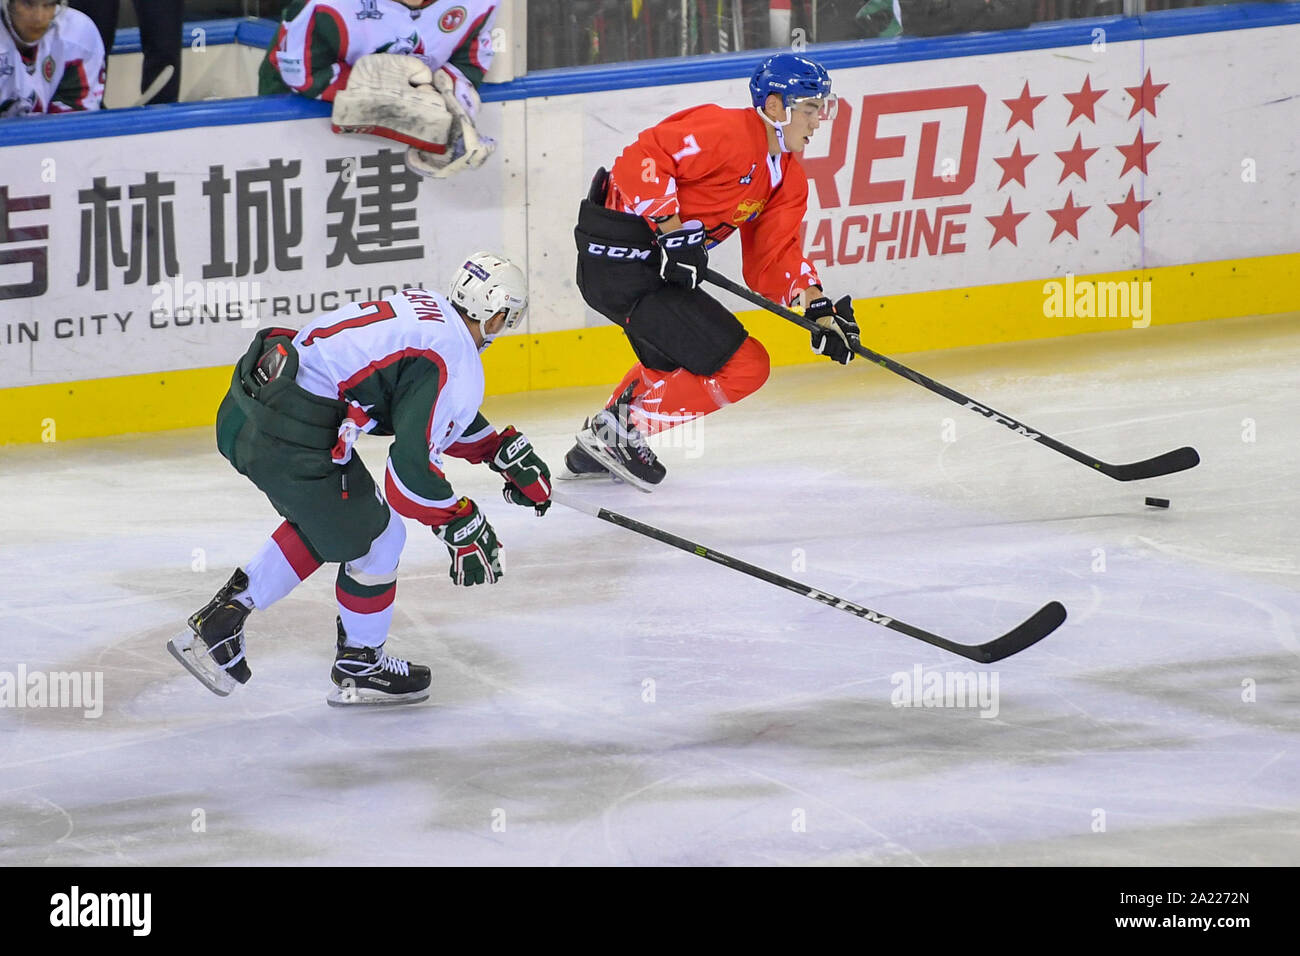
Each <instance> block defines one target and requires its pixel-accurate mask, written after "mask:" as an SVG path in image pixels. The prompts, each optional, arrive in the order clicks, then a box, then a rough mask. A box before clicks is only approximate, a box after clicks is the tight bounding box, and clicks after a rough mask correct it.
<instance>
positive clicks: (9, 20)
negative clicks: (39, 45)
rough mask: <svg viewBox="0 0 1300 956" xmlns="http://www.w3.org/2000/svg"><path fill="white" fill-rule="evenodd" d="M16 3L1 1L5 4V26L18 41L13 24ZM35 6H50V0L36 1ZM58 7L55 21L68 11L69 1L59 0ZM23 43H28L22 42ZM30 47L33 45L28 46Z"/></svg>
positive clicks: (55, 12)
mask: <svg viewBox="0 0 1300 956" xmlns="http://www.w3.org/2000/svg"><path fill="white" fill-rule="evenodd" d="M14 3H15V0H0V4H3V9H4V19H5V24H6V25H7V26H8V27H9V31H10V33H15V39H17V36H16V29H15V27H14V25H13V23H14V16H13V6H14ZM35 5H36V6H48V5H49V0H36V4H35ZM56 6H57V7H58V9H57V10H55V11H54V19H55V20H57V19H58V17H59V14H60V13H62V12H63V11H64V10H66V9H67V7H68V0H57V3H56ZM52 23H53V21H51V24H52ZM22 42H26V41H22ZM28 45H29V46H30V45H31V44H28Z"/></svg>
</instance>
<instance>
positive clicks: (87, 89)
mask: <svg viewBox="0 0 1300 956" xmlns="http://www.w3.org/2000/svg"><path fill="white" fill-rule="evenodd" d="M103 99H104V41H103V40H101V39H100V38H99V31H98V30H96V29H95V24H94V23H92V22H91V19H90V17H88V16H86V15H85V14H84V13H81V12H80V11H78V10H72V9H65V10H60V11H59V13H58V14H57V15H56V16H55V18H54V20H53V21H52V22H51V23H50V28H49V29H48V30H46V31H45V35H44V36H42V37H41V39H40V40H39V41H38V42H37V43H36V45H35V46H34V47H30V46H27V45H25V44H22V45H20V44H19V43H18V42H17V41H16V40H15V39H14V36H13V34H12V32H11V30H10V27H9V24H7V23H6V24H4V26H3V27H0V117H6V118H7V117H13V116H27V115H29V114H32V113H68V112H72V111H74V110H97V109H99V108H100V106H101V105H102V102H103Z"/></svg>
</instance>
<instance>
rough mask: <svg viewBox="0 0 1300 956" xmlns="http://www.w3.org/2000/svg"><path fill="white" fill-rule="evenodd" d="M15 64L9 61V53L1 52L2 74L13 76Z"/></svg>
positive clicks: (0, 69) (0, 71)
mask: <svg viewBox="0 0 1300 956" xmlns="http://www.w3.org/2000/svg"><path fill="white" fill-rule="evenodd" d="M13 75H14V65H13V64H12V63H11V62H9V54H8V53H0V76H13Z"/></svg>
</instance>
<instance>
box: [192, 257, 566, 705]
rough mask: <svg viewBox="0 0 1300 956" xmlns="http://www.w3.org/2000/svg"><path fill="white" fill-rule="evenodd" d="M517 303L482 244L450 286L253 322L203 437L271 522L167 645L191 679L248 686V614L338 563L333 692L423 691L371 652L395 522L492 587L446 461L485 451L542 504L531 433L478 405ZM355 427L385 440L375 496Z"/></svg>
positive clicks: (524, 495) (338, 698) (498, 261)
mask: <svg viewBox="0 0 1300 956" xmlns="http://www.w3.org/2000/svg"><path fill="white" fill-rule="evenodd" d="M527 307H528V291H527V286H526V283H525V279H524V275H523V273H522V272H521V271H520V270H519V268H518V267H517V266H515V265H513V264H512V263H510V262H509V261H508V260H506V259H504V258H502V257H501V256H497V255H493V254H491V253H486V252H483V253H475V254H474V255H472V256H470V257H469V259H468V260H467V261H466V262H465V264H464V265H463V266H461V267H460V268H459V269H458V270H457V273H456V276H455V278H454V279H453V281H452V285H451V290H450V292H449V294H448V295H447V296H442V295H439V294H438V293H436V292H429V291H425V290H423V289H407V290H406V291H404V292H401V293H399V294H397V295H393V296H389V297H388V298H386V299H380V300H379V301H377V302H355V303H352V304H350V305H347V306H344V307H343V308H341V309H337V310H335V311H334V312H330V313H327V314H325V315H322V316H319V317H318V318H316V319H313V320H312V321H311V322H309V323H308V324H307V325H306V326H304V327H303V328H302V329H301V330H297V331H295V330H292V329H280V328H271V329H263V330H261V331H260V332H258V333H257V336H256V337H255V338H254V340H253V344H252V345H251V346H250V348H249V349H248V351H247V352H246V353H245V355H244V357H243V358H242V359H240V361H239V364H238V365H237V366H236V367H235V371H234V375H233V378H232V381H231V385H230V391H229V393H228V394H227V396H226V398H225V399H224V400H223V401H222V403H221V408H220V410H219V411H218V413H217V448H218V450H219V451H220V452H221V454H222V455H223V456H225V457H226V458H227V459H228V460H229V461H230V463H231V464H232V465H234V467H235V469H236V470H237V471H239V472H240V473H241V474H243V475H245V476H247V477H248V478H249V479H250V480H252V482H253V483H254V484H256V485H257V487H258V488H260V489H261V490H262V491H263V492H265V494H266V496H267V497H268V498H269V499H270V501H271V504H272V505H273V506H274V507H275V509H276V511H278V512H279V513H280V514H281V515H282V516H283V517H284V519H285V520H284V522H283V523H282V524H281V525H280V526H279V528H277V529H276V531H275V532H274V533H273V534H272V535H271V537H270V539H269V540H268V541H267V542H266V543H265V544H263V545H262V547H261V549H260V550H259V551H258V552H257V554H256V555H255V556H254V557H253V558H252V560H251V561H249V562H248V563H247V564H246V565H245V567H244V568H242V569H238V570H236V571H235V573H234V574H233V575H232V576H231V578H230V580H229V581H228V582H227V583H226V585H225V587H223V588H222V589H221V590H220V591H219V592H217V594H216V596H215V597H213V599H212V600H211V601H210V602H208V604H207V605H206V606H204V607H203V608H201V609H200V610H198V611H196V612H195V613H194V615H193V616H192V617H191V618H190V620H189V629H188V630H187V631H185V632H183V633H182V634H181V635H179V636H177V637H176V638H174V639H173V640H172V641H171V642H169V643H168V645H167V646H168V650H170V651H171V653H172V655H173V656H175V657H176V658H177V660H179V661H180V662H181V663H182V664H183V665H184V666H185V667H186V668H187V669H188V670H189V671H190V672H191V673H192V674H193V675H194V676H195V677H197V678H198V679H199V680H200V681H201V682H202V683H203V684H204V686H206V687H207V688H208V689H209V690H211V691H213V692H214V693H216V694H219V695H222V696H225V695H227V694H229V693H230V692H231V690H233V689H234V687H235V686H236V684H237V683H246V682H247V681H248V679H249V677H250V676H251V672H250V669H249V666H248V661H247V659H246V658H245V640H244V621H245V619H246V618H247V617H248V615H249V614H250V613H251V612H252V611H253V610H254V609H258V610H265V609H266V608H268V607H270V606H271V605H272V604H274V603H275V602H276V601H278V600H280V599H281V598H283V597H284V596H285V595H287V594H288V593H289V592H290V591H292V590H293V588H294V587H296V586H297V585H298V583H299V582H301V581H302V580H304V579H305V578H306V577H307V576H308V575H310V574H311V573H312V572H314V571H315V570H316V569H317V568H319V567H320V566H321V564H323V563H326V562H331V563H335V562H336V563H338V565H339V570H338V577H337V582H336V588H335V596H336V597H337V599H338V614H339V618H338V642H337V648H336V657H335V661H334V666H333V669H332V671H331V674H330V676H331V678H332V679H333V682H334V684H335V689H334V691H333V693H332V694H331V695H330V697H329V701H330V703H332V704H359V703H380V704H386V703H403V704H404V703H414V702H418V701H421V700H424V699H426V698H427V697H428V693H429V691H428V688H429V681H430V673H429V668H428V667H424V666H420V665H417V664H410V663H408V662H406V661H404V660H401V659H398V658H395V657H393V656H391V655H389V654H387V653H386V652H385V651H384V646H385V641H386V640H387V638H388V629H389V624H390V622H391V621H392V615H393V600H394V597H395V595H396V587H397V563H398V558H399V557H400V555H401V552H402V548H403V545H404V543H405V540H406V530H405V526H404V525H403V523H402V517H403V516H405V517H407V518H412V519H414V520H416V521H418V522H420V523H421V524H424V525H427V526H428V527H430V528H431V529H432V530H433V533H434V534H435V535H437V536H438V538H439V539H441V540H442V542H443V543H444V544H445V545H446V546H447V550H448V553H449V555H450V558H451V569H450V574H451V578H452V580H453V581H454V582H455V583H456V584H460V585H467V586H468V585H475V584H493V583H495V582H496V581H498V580H500V578H501V576H502V573H503V572H502V564H501V545H500V542H498V540H497V537H496V534H495V533H494V532H493V530H492V526H491V525H490V524H489V523H488V520H487V517H486V516H485V515H484V514H483V512H482V511H480V510H479V507H478V505H476V504H475V503H474V502H473V501H471V500H469V499H468V498H463V497H460V496H458V495H456V493H455V492H454V491H453V490H452V487H451V484H450V483H449V482H448V481H447V479H446V477H445V475H444V474H443V459H442V456H443V455H444V454H445V455H451V456H453V457H457V458H464V459H466V460H467V461H470V462H474V463H486V464H487V466H488V467H489V468H491V469H492V470H493V471H495V472H497V473H498V474H500V475H501V476H502V477H503V478H504V479H505V488H504V492H505V497H506V500H508V501H510V502H513V503H515V504H518V505H524V506H527V507H532V508H535V509H536V510H537V513H538V514H543V513H544V512H545V511H546V509H547V508H548V507H549V505H550V503H551V502H550V498H551V484H550V481H551V473H550V469H549V468H548V467H547V466H546V463H545V462H543V461H542V459H541V458H540V457H538V455H537V453H536V452H534V451H533V447H532V445H531V444H530V443H529V441H528V439H527V438H525V437H524V436H523V435H521V434H519V433H518V432H517V431H516V430H515V429H514V428H513V427H509V428H506V429H504V430H503V431H501V432H497V431H496V430H495V429H494V428H493V427H492V426H491V425H490V424H488V422H487V419H485V418H484V417H483V414H482V412H480V411H479V406H480V405H481V404H482V402H483V388H484V381H483V365H482V363H481V361H480V359H479V353H480V352H481V351H482V350H483V349H485V348H486V347H487V346H488V344H489V343H491V341H492V340H493V339H494V338H495V337H496V336H497V335H499V334H500V333H502V332H503V331H506V330H508V329H515V328H517V327H518V326H519V324H520V322H521V321H522V319H523V316H524V312H525V311H526V309H527ZM362 432H368V433H373V434H377V435H393V436H395V440H394V442H393V444H392V448H391V451H390V453H389V456H388V463H387V467H386V469H385V475H384V491H383V493H381V492H380V490H379V489H378V488H377V487H376V485H375V482H374V481H373V479H372V478H371V476H370V473H369V472H368V471H367V470H366V468H365V466H364V465H363V464H362V463H361V461H360V459H359V458H358V457H357V456H356V455H355V454H354V453H353V450H352V445H353V442H354V441H355V440H356V438H357V436H358V435H359V434H361V433H362ZM385 498H386V499H387V500H385Z"/></svg>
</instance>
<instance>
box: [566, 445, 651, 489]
mask: <svg viewBox="0 0 1300 956" xmlns="http://www.w3.org/2000/svg"><path fill="white" fill-rule="evenodd" d="M574 438H575V439H576V440H577V442H578V444H579V445H581V446H582V450H583V451H585V452H586V453H587V454H588V455H590V456H591V457H592V458H594V459H596V461H598V462H600V464H602V465H603V466H604V467H605V468H606V469H607V470H608V471H609V473H610V474H611V475H612V476H614V477H615V478H617V479H618V480H619V481H621V482H623V483H625V484H629V485H631V486H632V487H633V488H635V489H636V490H637V491H644V492H645V493H646V494H647V495H648V494H651V493H653V492H654V490H655V486H654V485H652V484H650V483H649V482H646V481H642V480H641V479H640V478H638V477H637V476H636V475H634V474H632V472H630V471H628V470H627V469H626V468H624V467H623V463H622V462H621V461H619V460H618V459H617V458H615V457H614V456H613V455H611V454H610V453H609V452H607V451H606V450H605V446H604V445H602V444H601V443H600V442H599V441H596V440H595V439H588V438H587V437H586V435H585V433H582V432H580V433H578V434H577V435H575V436H574Z"/></svg>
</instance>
